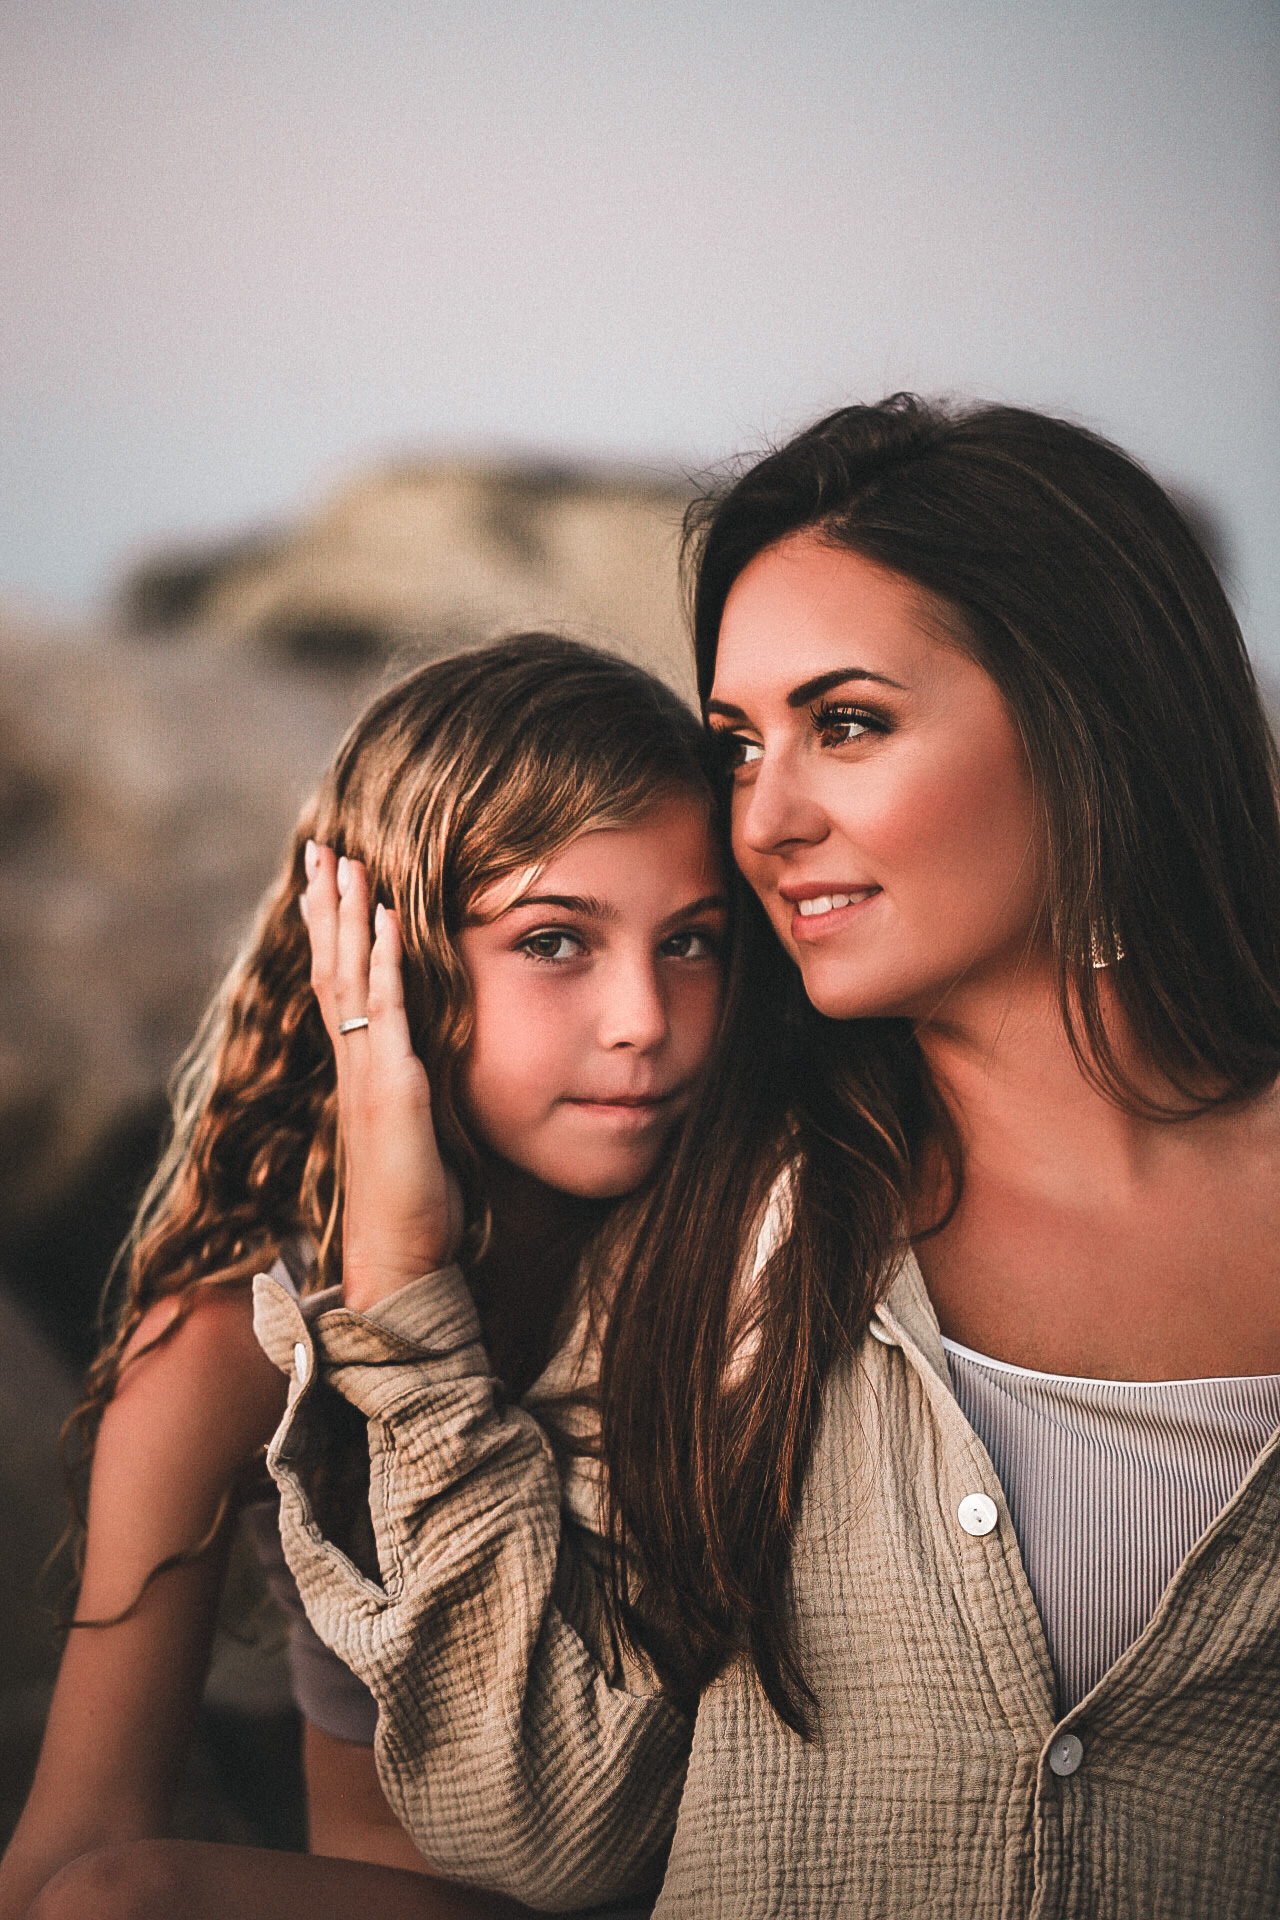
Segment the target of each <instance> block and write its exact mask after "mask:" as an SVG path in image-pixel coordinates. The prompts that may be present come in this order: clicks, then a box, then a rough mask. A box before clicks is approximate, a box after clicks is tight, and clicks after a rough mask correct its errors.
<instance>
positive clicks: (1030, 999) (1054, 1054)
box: [917, 968, 1177, 1191]
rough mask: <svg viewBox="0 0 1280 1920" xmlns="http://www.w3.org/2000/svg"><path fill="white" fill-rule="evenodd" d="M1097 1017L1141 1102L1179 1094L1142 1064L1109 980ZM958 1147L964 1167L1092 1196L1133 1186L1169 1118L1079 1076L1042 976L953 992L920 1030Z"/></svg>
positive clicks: (1047, 979) (1049, 983)
mask: <svg viewBox="0 0 1280 1920" xmlns="http://www.w3.org/2000/svg"><path fill="white" fill-rule="evenodd" d="M1101 992H1102V1003H1103V1017H1104V1019H1105V1020H1106V1022H1107V1027H1108V1032H1109V1035H1110V1037H1111V1040H1112V1045H1113V1049H1114V1052H1115V1056H1116V1059H1117V1062H1118V1064H1119V1065H1120V1066H1121V1068H1122V1070H1123V1071H1124V1072H1126V1074H1127V1075H1128V1076H1129V1077H1130V1078H1131V1080H1132V1081H1133V1083H1134V1084H1135V1085H1136V1087H1137V1088H1138V1089H1139V1091H1141V1092H1142V1093H1143V1094H1144V1095H1145V1096H1146V1097H1147V1098H1149V1099H1151V1100H1152V1101H1153V1102H1156V1103H1159V1104H1171V1103H1174V1102H1176V1100H1177V1096H1176V1094H1175V1093H1174V1092H1173V1090H1172V1089H1171V1088H1169V1086H1168V1085H1167V1083H1166V1082H1165V1081H1164V1080H1163V1078H1162V1077H1161V1076H1160V1075H1159V1074H1158V1073H1156V1072H1155V1071H1154V1070H1152V1069H1151V1068H1149V1067H1145V1066H1144V1065H1143V1063H1142V1062H1141V1061H1140V1059H1139V1058H1138V1057H1137V1054H1136V1049H1135V1048H1134V1047H1133V1045H1132V1044H1131V1043H1130V1042H1129V1041H1128V1037H1127V1029H1126V1026H1125V1023H1124V1021H1123V1017H1122V1015H1121V1013H1120V1009H1119V1006H1118V1004H1117V1001H1116V998H1115V995H1114V992H1113V991H1112V990H1111V989H1110V986H1109V983H1107V982H1103V983H1101ZM917 1031H918V1036H919V1041H920V1046H921V1050H922V1052H923V1053H924V1056H925V1060H926V1062H927V1064H928V1067H929V1070H930V1072H931V1074H932V1076H933V1079H934V1082H935V1085H936V1086H937V1088H938V1091H939V1093H940V1094H941V1096H942V1098H943V1100H944V1101H945V1103H946V1106H947V1108H948V1110H949V1112H950V1113H951V1116H952V1118H953V1119H954V1121H955V1123H956V1127H957V1131H958V1133H959V1136H960V1140H961V1142H962V1145H963V1149H964V1155H965V1163H966V1167H970V1166H971V1167H973V1168H974V1170H975V1171H976V1170H978V1169H981V1168H982V1167H984V1166H995V1167H999V1168H1000V1169H1002V1171H1003V1173H1004V1175H1005V1176H1006V1177H1008V1176H1009V1175H1010V1174H1013V1173H1015V1171H1017V1172H1020V1173H1021V1175H1022V1176H1023V1177H1024V1178H1025V1179H1026V1180H1027V1181H1028V1182H1031V1183H1032V1184H1040V1182H1042V1181H1043V1182H1047V1183H1048V1184H1049V1185H1050V1186H1052V1185H1054V1184H1062V1185H1064V1186H1067V1187H1069V1188H1070V1189H1071V1190H1073V1191H1079V1186H1080V1182H1081V1181H1082V1180H1083V1181H1087V1182H1088V1183H1089V1185H1090V1187H1092V1188H1093V1189H1094V1190H1095V1191H1097V1190H1098V1189H1099V1188H1100V1187H1101V1188H1104V1189H1108V1190H1111V1189H1114V1188H1115V1187H1116V1185H1117V1183H1119V1184H1120V1185H1126V1186H1127V1185H1131V1184H1133V1183H1135V1182H1140V1181H1141V1180H1142V1178H1143V1176H1144V1174H1145V1173H1146V1172H1148V1171H1149V1170H1150V1165H1151V1158H1152V1155H1153V1153H1156V1154H1158V1152H1159V1150H1160V1148H1161V1146H1162V1145H1163V1143H1164V1142H1165V1141H1167V1140H1168V1138H1169V1133H1170V1129H1169V1127H1168V1125H1167V1123H1164V1122H1161V1121H1157V1120H1151V1119H1148V1118H1145V1117H1143V1116H1141V1115H1135V1114H1132V1113H1128V1112H1125V1111H1124V1110H1123V1109H1122V1108H1120V1107H1118V1106H1117V1105H1116V1104H1115V1102H1114V1101H1113V1100H1111V1099H1108V1097H1107V1096H1106V1095H1105V1094H1104V1093H1103V1092H1101V1091H1100V1089H1099V1088H1098V1087H1097V1086H1095V1085H1094V1084H1093V1083H1092V1082H1091V1081H1090V1080H1089V1079H1088V1078H1087V1077H1086V1075H1085V1073H1084V1072H1083V1070H1082V1068H1081V1066H1080V1062H1079V1061H1078V1060H1077V1058H1076V1056H1075V1054H1074V1052H1073V1051H1072V1048H1071V1043H1070V1041H1069V1040H1068V1038H1067V1034H1066V1031H1065V1029H1064V1026H1063V1022H1062V1014H1061V1010H1060V1008H1059V1005H1058V999H1057V993H1056V990H1055V986H1054V982H1053V980H1052V978H1051V976H1050V975H1049V973H1048V969H1047V968H1044V969H1039V970H1037V972H1036V974H1034V975H1030V976H1028V977H1023V978H1021V979H1019V980H1018V981H1016V982H1015V983H1013V984H1012V985H1009V986H1007V987H1005V988H1002V989H999V990H992V991H986V992H982V991H975V992H974V993H971V994H967V995H963V996H962V995H960V994H957V995H956V996H955V997H954V1000H953V1001H952V1002H951V1003H949V1004H948V1006H947V1007H946V1009H945V1010H944V1011H943V1012H942V1014H940V1015H939V1016H938V1017H936V1018H934V1019H933V1020H930V1021H928V1022H924V1023H922V1024H921V1025H920V1027H919V1028H918V1029H917Z"/></svg>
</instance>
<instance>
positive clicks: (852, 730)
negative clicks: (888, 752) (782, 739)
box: [809, 705, 884, 747]
mask: <svg viewBox="0 0 1280 1920" xmlns="http://www.w3.org/2000/svg"><path fill="white" fill-rule="evenodd" d="M809 711H810V714H811V717H812V719H813V729H814V732H815V733H816V734H817V735H818V737H819V738H820V739H821V740H822V742H823V744H824V746H831V747H842V746H846V745H848V743H849V742H850V741H851V740H860V739H861V738H862V735H863V734H864V733H883V732H884V725H883V723H882V722H881V721H880V720H879V719H877V717H876V715H875V714H874V713H868V712H867V710H866V708H865V707H841V706H826V705H823V706H818V707H811V708H810V710H809Z"/></svg>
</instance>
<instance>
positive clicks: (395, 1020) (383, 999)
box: [369, 905, 413, 1074]
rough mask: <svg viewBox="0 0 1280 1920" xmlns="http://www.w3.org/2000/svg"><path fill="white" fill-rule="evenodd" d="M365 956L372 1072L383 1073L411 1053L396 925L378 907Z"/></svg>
mask: <svg viewBox="0 0 1280 1920" xmlns="http://www.w3.org/2000/svg"><path fill="white" fill-rule="evenodd" d="M373 924H374V940H373V950H372V952H371V953H370V955H369V1042H370V1046H371V1049H372V1052H373V1057H374V1061H375V1063H376V1067H375V1071H376V1072H378V1073H379V1074H383V1073H386V1072H387V1071H389V1070H390V1069H392V1068H394V1067H395V1066H397V1065H398V1064H399V1063H400V1062H401V1061H403V1060H404V1059H405V1058H406V1057H407V1056H409V1055H410V1054H412V1052H413V1042H412V1040H411V1038H410V1036H409V1020H408V1016H407V1014H406V1012H405V1005H404V949H403V947H402V945H401V940H400V923H399V921H398V920H397V919H396V916H395V914H394V913H392V912H391V911H390V910H389V909H388V908H386V907H384V906H381V905H379V907H378V908H377V910H376V911H375V913H374V917H373Z"/></svg>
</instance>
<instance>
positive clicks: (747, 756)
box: [715, 727, 764, 773]
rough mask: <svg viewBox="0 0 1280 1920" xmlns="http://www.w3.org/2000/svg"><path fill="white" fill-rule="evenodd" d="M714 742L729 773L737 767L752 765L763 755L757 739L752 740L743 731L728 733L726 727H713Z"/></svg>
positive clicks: (736, 769) (733, 771) (735, 770)
mask: <svg viewBox="0 0 1280 1920" xmlns="http://www.w3.org/2000/svg"><path fill="white" fill-rule="evenodd" d="M715 736H716V744H717V746H718V747H719V749H720V752H721V754H722V755H723V756H724V764H725V766H726V767H727V768H728V770H729V771H730V772H731V773H736V772H737V771H738V769H739V767H753V766H754V765H755V764H756V762H757V761H758V760H760V759H762V758H763V757H764V748H763V747H762V746H761V745H760V742H759V741H758V740H752V739H751V737H750V736H749V735H748V734H745V733H730V732H729V729H728V728H727V727H717V728H716V729H715Z"/></svg>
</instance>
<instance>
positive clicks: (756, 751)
mask: <svg viewBox="0 0 1280 1920" xmlns="http://www.w3.org/2000/svg"><path fill="white" fill-rule="evenodd" d="M809 722H810V725H811V727H812V729H813V731H814V733H815V734H816V735H817V737H818V742H819V744H820V745H821V746H823V747H848V746H852V745H853V744H854V742H855V741H857V740H861V739H862V738H863V737H864V736H865V735H867V734H883V733H888V732H889V728H890V721H889V718H888V715H887V714H883V713H877V712H876V711H875V710H874V709H873V708H871V707H855V706H851V705H849V703H848V702H847V701H834V700H819V701H817V702H816V703H815V705H813V706H812V707H810V708H809ZM712 731H713V732H714V734H715V736H716V744H717V746H718V748H719V750H720V752H721V754H722V755H723V757H724V764H725V767H726V768H727V769H728V771H729V772H731V773H739V772H741V771H742V769H743V768H744V767H753V766H756V765H757V764H758V763H759V761H761V760H762V759H763V758H764V746H763V744H762V742H761V741H759V740H754V739H753V738H752V737H751V735H750V734H749V733H734V732H731V731H730V729H729V728H728V727H714V728H713V729H712Z"/></svg>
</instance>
